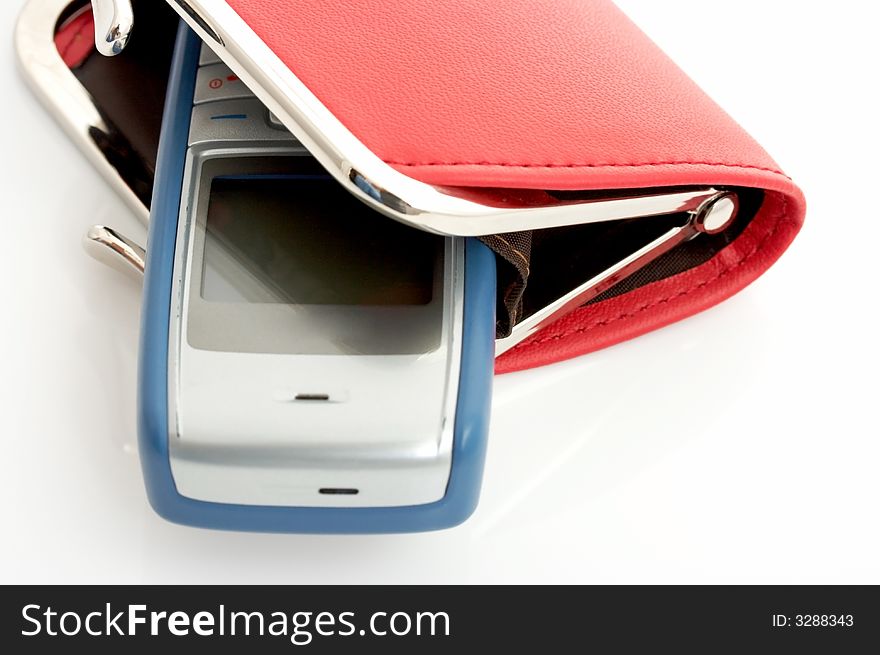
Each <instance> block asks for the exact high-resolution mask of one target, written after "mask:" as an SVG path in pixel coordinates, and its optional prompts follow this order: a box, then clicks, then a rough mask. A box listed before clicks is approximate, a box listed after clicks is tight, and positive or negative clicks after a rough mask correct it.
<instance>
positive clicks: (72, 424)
mask: <svg viewBox="0 0 880 655" xmlns="http://www.w3.org/2000/svg"><path fill="white" fill-rule="evenodd" d="M20 4H21V3H20V1H13V2H3V3H0V33H5V34H6V35H7V36H9V35H11V33H12V27H13V22H14V19H15V16H16V13H17V11H18V8H19V6H20ZM620 4H621V5H622V6H623V8H624V9H625V10H626V11H627V12H629V13H630V15H631V16H632V17H633V18H634V19H635V20H636V21H637V22H638V23H639V24H640V25H641V26H642V27H643V28H644V29H645V30H646V31H647V32H648V33H649V34H650V35H651V36H652V37H653V38H654V39H655V40H657V41H658V42H659V43H660V45H661V46H662V47H663V48H664V49H666V51H667V52H669V53H670V54H671V55H672V57H673V58H674V59H676V60H677V61H678V62H679V63H680V65H681V66H683V67H684V69H685V70H686V71H687V72H688V73H690V74H691V75H692V76H693V77H694V78H695V79H696V80H697V81H698V82H699V83H700V84H701V85H702V86H703V87H704V88H705V89H706V90H707V91H708V92H709V93H710V94H711V95H712V96H713V97H714V98H715V99H716V100H718V101H719V102H720V103H721V105H722V106H724V107H725V108H726V109H727V110H728V111H729V112H730V113H731V114H732V115H733V116H734V117H735V118H736V119H737V120H739V121H740V122H741V123H742V124H744V125H745V126H746V128H747V129H748V130H749V131H750V132H751V133H752V134H753V135H754V136H755V137H756V138H757V139H758V141H760V142H761V143H762V144H764V146H765V147H766V148H767V149H768V150H769V151H770V152H771V154H773V155H774V156H775V157H776V158H777V159H778V161H779V163H780V164H781V165H782V167H783V169H785V170H786V171H787V172H788V173H790V174H791V175H792V176H793V177H794V179H795V180H796V181H798V182H799V183H800V184H801V185H802V186H803V188H804V189H805V192H806V194H807V198H808V201H809V213H808V216H807V223H806V226H805V228H804V230H803V232H802V233H801V235H800V237H799V238H798V239H797V240H796V242H795V244H794V245H793V247H792V248H791V250H790V251H789V252H788V253H787V254H786V255H785V256H784V257H783V258H782V260H781V261H780V262H779V263H778V264H777V265H776V266H775V267H774V268H773V269H772V270H770V271H769V272H768V273H767V274H766V275H765V276H764V277H763V278H761V279H760V280H759V281H758V282H756V283H755V284H754V285H752V286H751V287H750V288H749V289H747V290H746V291H744V292H743V293H741V294H740V295H738V296H737V297H735V298H733V299H732V300H730V301H728V302H726V303H725V304H723V305H722V306H720V307H718V308H716V309H713V310H711V311H709V312H706V313H704V314H702V315H700V316H697V317H694V318H692V319H689V320H687V321H685V322H683V323H680V324H678V325H675V326H672V327H670V328H667V329H664V330H662V331H659V332H656V333H654V334H651V335H649V336H646V337H643V338H641V339H638V340H637V341H634V342H631V343H628V344H624V345H621V346H617V347H614V348H610V349H608V350H605V351H602V352H599V353H596V354H593V355H590V356H587V357H583V358H580V359H578V360H576V361H571V362H567V363H563V364H559V365H555V366H552V367H548V368H545V369H543V370H537V371H533V372H527V373H520V374H514V375H507V376H503V377H501V378H499V379H498V380H497V385H496V391H495V403H494V407H495V409H494V414H493V424H492V431H491V445H490V451H489V457H488V464H487V469H486V477H485V482H484V491H483V498H482V501H481V504H480V507H479V509H478V510H477V512H476V514H475V515H474V517H473V518H472V519H471V520H470V521H468V522H467V523H466V524H465V525H463V526H462V527H459V528H456V529H453V530H447V531H444V532H439V533H429V534H417V535H403V536H349V537H338V536H332V537H330V536H297V535H261V534H238V533H223V532H212V531H204V530H197V529H192V528H186V527H179V526H175V525H172V524H170V523H166V522H164V521H162V520H161V519H159V518H158V517H157V516H156V515H155V514H153V512H152V511H151V510H150V508H149V506H148V504H147V500H146V497H145V494H144V490H143V483H142V479H141V473H140V467H139V463H138V458H137V453H136V448H135V418H134V417H135V401H134V398H135V363H136V356H137V352H136V350H137V329H138V311H139V287H138V285H137V284H136V283H134V282H132V281H129V280H128V279H126V278H124V277H122V276H120V275H119V274H117V273H115V272H113V271H111V270H109V269H106V268H103V267H102V266H101V265H99V264H97V263H96V262H94V261H92V260H91V259H89V258H87V257H86V256H85V255H84V254H83V251H82V250H81V248H80V245H79V242H80V237H81V236H82V234H83V233H84V231H85V230H86V228H87V227H88V226H89V225H91V224H92V223H107V224H110V225H114V226H117V227H119V228H122V229H123V230H124V231H126V232H129V233H131V234H133V235H136V236H138V237H139V238H140V237H141V231H140V228H139V226H138V224H137V222H136V221H135V220H134V218H133V217H132V216H131V215H129V214H128V212H127V211H126V209H125V207H124V206H123V204H122V203H121V202H120V201H119V200H118V199H117V198H116V197H115V196H114V194H113V193H112V192H111V191H110V190H109V188H108V187H106V186H105V184H104V183H103V182H102V181H101V179H99V177H98V175H97V174H96V173H94V172H93V171H92V170H91V168H90V167H89V166H88V165H87V164H86V163H85V160H84V158H83V157H82V156H81V155H80V154H79V152H78V151H77V150H76V149H75V148H74V147H73V146H72V145H71V144H70V143H68V141H67V140H66V138H65V137H64V135H63V134H62V132H61V130H60V129H59V128H58V127H57V126H56V125H55V123H54V122H53V121H52V119H51V118H50V117H49V116H48V115H47V114H46V113H45V112H44V111H43V109H42V108H41V106H40V105H39V104H38V103H37V101H36V100H35V99H34V97H33V96H31V94H30V93H29V91H28V90H27V89H26V87H25V86H24V84H23V83H22V81H21V79H20V77H19V76H18V74H17V72H16V71H15V68H14V64H13V56H12V48H11V46H10V45H7V47H6V48H5V49H3V51H2V54H0V58H2V62H0V79H2V89H3V96H2V98H3V109H2V111H3V147H2V151H0V180H2V194H0V217H2V225H3V229H2V242H0V299H2V303H3V309H2V315H0V316H2V318H0V438H2V457H0V467H2V470H0V512H2V525H3V529H2V538H0V582H4V583H7V582H95V583H96V582H128V583H135V582H156V583H158V582H193V583H196V582H197V583H220V582H234V583H244V582H253V583H275V582H278V583H280V582H285V583H338V582H351V583H360V582H379V583H409V582H418V583H428V582H438V583H452V582H616V583H622V582H675V583H679V582H682V583H683V582H762V583H780V582H820V583H832V582H833V583H859V582H873V583H880V561H878V553H880V522H878V514H880V511H878V510H880V508H878V504H880V475H878V468H880V428H878V419H877V411H876V410H877V405H878V402H880V384H878V375H880V349H878V337H880V332H878V327H880V326H878V301H880V295H878V291H877V287H878V284H877V283H878V266H877V252H878V245H880V221H878V218H880V217H878V207H880V203H878V200H877V198H876V195H875V194H876V192H877V189H878V185H880V164H878V152H880V138H878V133H880V129H878V118H877V116H878V115H880V108H878V102H877V100H876V90H877V85H878V79H880V78H878V72H877V67H878V63H880V48H878V46H877V42H878V38H877V31H876V30H877V25H878V24H880V11H878V9H877V8H876V5H875V4H874V3H869V2H862V1H859V0H850V1H848V2H847V1H840V2H836V3H833V4H831V5H829V4H827V3H823V4H819V3H813V2H809V3H807V2H798V1H795V0H788V1H782V0H760V1H740V2H736V3H733V2H705V1H699V0H674V1H673V0H667V1H666V2H649V1H648V0H641V1H638V0H627V1H625V2H621V3H620ZM7 44H9V39H7Z"/></svg>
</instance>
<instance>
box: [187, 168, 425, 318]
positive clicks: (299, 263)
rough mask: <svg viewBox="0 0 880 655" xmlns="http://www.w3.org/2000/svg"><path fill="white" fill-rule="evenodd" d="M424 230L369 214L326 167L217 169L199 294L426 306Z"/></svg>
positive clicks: (211, 298) (237, 299)
mask: <svg viewBox="0 0 880 655" xmlns="http://www.w3.org/2000/svg"><path fill="white" fill-rule="evenodd" d="M435 246H436V242H435V239H434V238H432V237H431V235H429V234H425V233H422V232H419V231H417V230H413V229H412V228H408V227H406V226H404V225H401V224H399V223H397V222H395V221H391V220H388V219H386V218H384V217H381V216H378V215H376V214H375V213H374V212H372V211H371V210H369V209H368V208H367V207H365V206H364V205H363V203H361V202H359V201H358V200H357V199H356V198H354V197H353V196H351V195H350V194H348V193H345V192H343V191H342V190H341V189H340V188H339V185H338V183H337V182H336V181H335V180H333V179H332V178H331V177H330V176H329V175H288V176H284V175H275V176H242V177H233V176H230V177H216V178H214V179H213V181H212V183H211V193H210V199H209V205H208V213H207V219H206V236H205V250H204V259H203V268H202V283H201V295H202V298H203V299H204V300H206V301H208V302H226V303H286V304H300V305H386V306H387V305H392V306H393V305H426V304H428V303H429V302H431V298H432V296H433V293H434V263H433V260H434V250H435Z"/></svg>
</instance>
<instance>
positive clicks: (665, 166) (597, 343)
mask: <svg viewBox="0 0 880 655" xmlns="http://www.w3.org/2000/svg"><path fill="white" fill-rule="evenodd" d="M169 3H170V5H171V6H172V7H173V8H174V9H175V10H176V11H177V12H178V13H179V14H180V16H181V17H182V18H183V19H184V20H186V21H187V22H188V23H189V24H190V26H191V27H193V28H194V29H195V30H196V31H197V32H198V33H199V35H200V36H201V37H202V38H203V39H204V40H205V41H206V42H207V43H208V44H210V45H211V46H212V47H214V48H215V50H216V51H217V53H218V54H219V55H220V56H221V57H222V58H223V59H224V60H225V61H226V63H227V64H229V65H230V66H231V67H232V68H233V70H234V71H235V72H236V73H237V74H238V75H240V76H241V77H242V78H243V79H244V80H245V81H246V82H247V83H248V86H250V87H251V88H252V90H253V91H254V92H255V93H256V95H257V96H259V97H260V99H261V100H263V102H264V103H265V104H266V105H267V106H268V107H269V109H270V110H272V111H273V112H274V113H275V114H276V115H277V116H278V117H279V118H280V120H281V121H282V122H283V123H284V124H285V125H286V126H287V127H288V128H290V129H291V131H293V133H294V134H295V135H296V136H297V137H298V138H299V139H300V140H301V141H302V142H303V143H304V144H305V145H306V146H307V147H308V148H309V149H310V150H311V151H312V153H313V154H314V155H315V156H316V157H317V158H318V159H319V161H321V162H322V163H323V164H324V165H325V166H326V167H327V168H328V170H330V171H331V172H332V173H334V175H336V177H337V180H339V181H340V183H342V184H344V185H347V186H348V188H349V190H350V191H352V192H353V193H355V194H359V195H360V197H361V198H362V200H364V201H365V202H368V203H369V204H372V205H374V206H375V207H376V208H377V209H379V210H380V211H383V212H385V213H386V214H388V215H389V216H391V217H393V218H396V219H398V220H402V221H404V222H407V223H411V224H414V225H416V226H418V227H422V228H423V229H429V230H433V231H437V232H442V233H446V234H460V235H467V236H474V235H478V236H480V237H481V238H482V239H483V240H484V241H485V242H486V243H487V244H488V245H489V246H490V247H492V248H493V249H494V250H495V251H496V253H497V254H498V256H499V257H498V260H499V298H498V302H499V310H500V308H501V305H504V306H505V307H506V309H507V312H501V311H499V315H501V316H502V321H501V323H500V324H499V336H500V337H503V336H505V334H506V333H508V332H509V331H510V330H511V329H512V327H513V326H514V325H515V324H516V323H517V321H518V320H521V318H522V316H523V315H524V314H526V313H528V312H527V310H528V308H529V307H532V308H534V307H536V306H542V305H545V304H546V303H547V302H548V301H552V300H553V299H555V298H557V297H559V296H560V295H562V294H563V293H564V292H566V291H569V290H570V289H572V288H575V287H577V286H578V285H579V284H581V282H583V279H584V278H585V277H586V276H588V274H587V273H585V271H589V270H592V269H590V266H589V264H590V263H591V262H593V263H595V262H601V261H605V260H608V261H616V260H617V259H620V257H621V256H623V257H625V256H626V253H628V252H630V251H632V250H637V246H639V245H643V244H644V240H645V239H650V238H654V236H648V237H646V236H645V234H647V233H645V231H644V230H645V228H644V226H645V225H646V224H653V223H652V219H651V218H642V220H640V221H639V220H637V219H638V218H639V217H638V216H637V215H633V216H632V217H630V218H631V219H632V220H616V221H610V222H608V223H597V222H594V220H593V219H589V220H588V219H587V218H586V216H587V214H588V213H589V208H588V205H589V204H590V203H591V202H594V201H595V200H596V199H597V198H599V199H609V198H610V199H621V198H624V199H626V198H633V197H634V198H636V199H638V198H639V197H640V196H643V195H644V194H651V193H653V192H657V193H660V192H663V193H666V194H670V193H671V194H676V193H687V192H691V191H692V190H694V189H703V188H708V189H710V190H711V191H712V192H715V191H717V190H723V191H724V192H725V193H732V194H733V195H735V196H736V198H737V199H738V200H737V203H738V217H737V219H736V220H735V221H733V222H732V223H731V224H730V226H729V227H725V229H724V230H723V231H720V233H718V234H712V235H711V236H710V235H703V236H702V237H701V238H700V239H696V238H695V239H692V240H690V241H687V242H683V243H681V244H679V245H677V246H676V247H675V248H674V249H672V250H670V251H669V252H666V253H665V254H662V255H660V256H658V257H657V258H655V259H653V260H652V261H651V262H650V263H647V264H646V265H645V266H640V267H637V270H636V268H633V269H632V270H628V271H627V275H623V274H619V275H616V277H615V276H612V277H611V278H609V279H610V280H612V281H614V282H617V284H616V285H615V286H611V285H610V284H605V285H604V286H603V287H602V289H601V293H596V294H594V295H593V296H590V297H589V298H581V299H580V300H584V302H583V303H578V304H579V305H580V306H574V305H573V303H572V302H569V303H568V304H567V305H566V309H565V311H562V312H558V313H557V314H555V316H556V317H558V320H554V321H552V322H549V323H547V324H542V325H540V326H539V327H540V329H536V330H535V331H533V332H531V333H529V335H528V336H527V338H525V339H524V340H522V341H521V342H519V343H517V344H516V345H515V346H514V347H512V348H510V349H509V350H507V351H506V352H504V354H502V355H501V356H500V357H499V358H498V359H497V365H496V370H497V371H498V372H499V373H504V372H509V371H516V370H521V369H526V368H530V367H535V366H541V365H544V364H549V363H551V362H556V361H560V360H564V359H567V358H571V357H575V356H578V355H582V354H584V353H588V352H590V351H593V350H596V349H598V348H603V347H605V346H609V345H612V344H615V343H618V342H620V341H623V340H625V339H629V338H632V337H635V336H638V335H640V334H643V333H645V332H648V331H650V330H653V329H656V328H659V327H662V326H664V325H667V324H669V323H671V322H673V321H677V320H679V319H682V318H684V317H686V316H689V315H691V314H694V313H696V312H698V311H701V310H703V309H706V308H708V307H710V306H712V305H714V304H716V303H718V302H720V301H722V300H724V299H725V298H728V297H729V296H731V295H732V294H734V293H735V292H737V291H739V290H740V289H742V288H743V287H745V286H746V285H747V284H749V283H750V282H751V281H752V280H754V279H755V278H756V277H758V276H759V275H760V274H761V273H762V272H763V271H764V270H766V269H767V268H768V267H769V266H770V265H771V264H772V263H773V262H774V261H775V260H776V259H777V258H778V257H779V256H780V255H781V254H782V252H783V251H784V250H785V249H786V247H787V246H788V245H789V243H790V242H791V241H792V239H793V238H794V236H795V234H796V233H797V231H798V229H799V227H800V225H801V223H802V221H803V217H804V211H805V203H804V197H803V195H802V193H801V191H800V190H799V189H798V188H797V186H795V184H794V183H793V182H792V180H791V179H790V178H789V177H787V176H786V175H785V174H784V173H783V172H782V171H780V170H779V167H778V166H777V164H776V163H775V162H774V161H773V160H772V159H771V158H770V156H769V155H768V154H767V153H766V152H765V151H764V150H763V149H762V148H761V147H760V146H759V145H758V144H757V143H756V142H755V141H754V140H753V139H752V138H751V137H750V136H749V135H748V134H747V133H746V132H745V131H744V130H743V129H742V128H741V127H740V126H739V125H738V124H737V123H736V122H735V121H734V120H733V119H731V117H730V116H728V115H727V114H726V113H725V112H724V111H723V110H722V109H721V108H720V107H719V106H718V105H716V104H715V103H714V102H713V101H712V100H711V99H710V98H709V97H707V96H706V94H705V93H703V91H702V90H701V89H700V88H699V87H698V86H697V85H696V84H695V83H694V82H693V81H691V80H690V79H689V78H688V77H687V76H686V75H685V74H684V73H683V72H682V71H681V70H680V69H679V68H678V67H677V66H676V65H675V64H674V63H673V62H672V61H671V60H670V59H669V58H668V57H667V56H666V55H664V53H663V52H662V51H661V50H660V49H659V48H658V47H657V46H656V45H655V44H654V43H652V42H651V40H650V39H649V38H648V37H647V36H646V35H645V34H644V33H643V32H642V31H641V30H639V28H638V27H636V26H635V25H634V24H633V23H632V22H631V21H630V20H629V19H628V18H627V17H626V15H624V14H623V13H622V12H621V11H620V10H619V9H618V8H617V7H616V6H615V5H614V4H613V3H612V2H611V1H610V0H495V1H494V2H491V3H487V2H482V1H481V0H447V1H445V2H436V0H383V1H382V2H355V3H353V2H327V0H188V1H187V2H182V1H180V0H169ZM99 27H100V26H99ZM123 45H124V44H123ZM582 210H583V211H584V212H585V213H584V215H583V217H582V216H581V214H580V213H579V212H581V211H582ZM554 211H555V212H556V213H554ZM615 218H618V219H620V218H622V217H620V216H616V217H615ZM582 223H583V224H582ZM640 238H641V239H642V241H641V242H640V241H639V239H640ZM633 244H634V245H633ZM624 278H625V279H624ZM524 308H525V309H524Z"/></svg>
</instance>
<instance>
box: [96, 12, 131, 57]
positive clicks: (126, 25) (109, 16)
mask: <svg viewBox="0 0 880 655" xmlns="http://www.w3.org/2000/svg"><path fill="white" fill-rule="evenodd" d="M92 14H93V15H94V17H95V47H96V48H97V49H98V52H100V53H101V54H102V55H104V56H105V57H115V56H116V55H118V54H119V53H120V52H122V51H123V50H124V49H125V46H126V45H128V40H129V38H130V37H131V31H132V29H133V28H134V10H133V9H132V7H131V0H92Z"/></svg>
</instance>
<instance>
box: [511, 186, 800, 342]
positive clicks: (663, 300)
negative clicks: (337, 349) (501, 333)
mask: <svg viewBox="0 0 880 655" xmlns="http://www.w3.org/2000/svg"><path fill="white" fill-rule="evenodd" d="M787 213H788V201H787V199H786V198H785V196H782V209H781V210H780V212H779V214H778V215H777V216H776V222H775V223H774V225H773V227H772V228H771V229H769V230H768V231H767V233H766V234H765V235H764V236H763V237H761V240H760V241H758V243H757V244H756V245H755V247H754V248H752V250H751V251H750V252H749V253H748V254H747V255H745V256H744V257H743V258H742V259H740V260H739V261H738V262H736V263H735V264H732V265H731V266H728V267H727V268H724V269H722V270H721V271H719V272H718V274H717V275H715V276H713V277H711V278H709V279H708V280H704V281H702V282H700V283H699V284H696V285H694V286H692V287H689V288H687V289H684V290H682V291H678V292H677V293H674V294H673V295H671V296H667V297H666V298H660V299H658V300H653V301H651V302H650V303H648V304H646V305H642V306H641V307H639V308H637V309H634V310H632V311H629V312H624V313H623V314H620V315H619V316H615V317H613V318H607V319H603V320H601V321H596V322H595V323H591V324H590V325H585V326H582V327H578V328H575V329H573V330H569V331H568V332H563V333H561V334H554V335H551V336H548V337H544V338H542V339H535V340H533V341H527V342H523V343H521V344H519V345H518V346H516V347H515V348H514V349H513V350H518V349H520V348H527V347H530V346H538V345H541V344H544V343H548V342H550V341H558V340H560V339H565V338H566V337H570V336H572V335H574V334H582V333H584V332H589V331H590V330H592V329H594V328H598V327H605V326H607V325H610V324H611V323H615V322H616V321H621V320H624V319H629V318H633V317H634V316H637V315H638V314H641V313H642V312H644V311H647V310H649V309H653V308H654V307H657V306H658V305H662V304H665V303H668V302H670V301H673V300H677V299H678V298H681V297H684V296H686V295H689V294H691V293H693V292H694V291H699V290H700V289H702V288H704V287H706V286H708V285H710V284H713V283H715V282H717V281H718V280H720V279H721V278H722V277H724V276H726V275H728V274H729V273H731V272H733V271H735V270H736V269H738V268H739V267H740V266H742V265H744V264H746V263H747V262H748V261H749V260H751V258H752V257H754V256H755V255H757V254H758V252H760V251H761V249H762V248H763V247H764V246H765V245H766V244H767V242H768V241H769V240H770V239H772V238H773V237H774V236H775V235H776V233H777V232H778V231H779V229H780V228H781V227H782V226H783V225H784V224H786V223H789V224H792V223H794V221H792V220H790V219H789V220H783V219H784V218H785V216H786V214H787Z"/></svg>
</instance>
